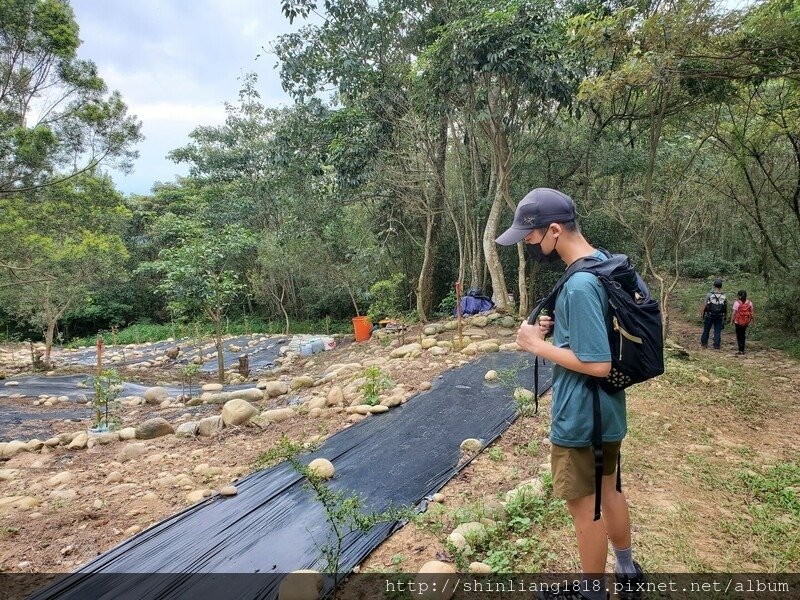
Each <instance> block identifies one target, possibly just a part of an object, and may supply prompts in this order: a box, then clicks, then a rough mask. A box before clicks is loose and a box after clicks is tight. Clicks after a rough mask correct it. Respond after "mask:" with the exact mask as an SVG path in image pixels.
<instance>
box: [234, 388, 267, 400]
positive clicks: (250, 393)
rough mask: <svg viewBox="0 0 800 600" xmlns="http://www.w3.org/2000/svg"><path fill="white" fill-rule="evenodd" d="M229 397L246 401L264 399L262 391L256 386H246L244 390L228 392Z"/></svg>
mask: <svg viewBox="0 0 800 600" xmlns="http://www.w3.org/2000/svg"><path fill="white" fill-rule="evenodd" d="M230 397H231V399H233V398H241V399H242V400H246V401H247V402H258V401H259V400H263V399H264V392H262V391H261V390H260V389H258V388H246V389H244V390H235V391H233V392H231V393H230Z"/></svg>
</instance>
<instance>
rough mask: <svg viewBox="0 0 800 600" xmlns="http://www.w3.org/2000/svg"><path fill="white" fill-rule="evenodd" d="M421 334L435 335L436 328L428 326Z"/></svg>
mask: <svg viewBox="0 0 800 600" xmlns="http://www.w3.org/2000/svg"><path fill="white" fill-rule="evenodd" d="M422 333H424V334H425V335H436V326H435V325H428V326H427V327H425V329H423V330H422Z"/></svg>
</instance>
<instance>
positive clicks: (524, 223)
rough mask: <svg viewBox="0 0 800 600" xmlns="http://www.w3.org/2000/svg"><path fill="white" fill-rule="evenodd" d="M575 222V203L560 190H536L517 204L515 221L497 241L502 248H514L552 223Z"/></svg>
mask: <svg viewBox="0 0 800 600" xmlns="http://www.w3.org/2000/svg"><path fill="white" fill-rule="evenodd" d="M574 220H575V201H574V200H573V199H572V198H570V197H569V196H567V195H566V194H562V193H561V192H559V191H558V190H553V189H550V188H536V189H535V190H531V191H530V192H528V195H527V196H525V197H524V198H523V199H522V200H520V201H519V204H517V210H515V211H514V221H513V223H511V227H509V228H508V229H506V230H505V231H504V232H503V233H502V234H501V235H500V236H499V237H498V238H497V239H496V240H495V241H496V242H497V243H498V244H500V245H501V246H513V245H514V244H516V243H517V242H521V241H522V240H524V239H525V238H526V237H527V236H528V234H529V233H530V232H531V231H533V230H534V229H541V228H542V227H547V226H548V225H550V223H567V222H569V221H574Z"/></svg>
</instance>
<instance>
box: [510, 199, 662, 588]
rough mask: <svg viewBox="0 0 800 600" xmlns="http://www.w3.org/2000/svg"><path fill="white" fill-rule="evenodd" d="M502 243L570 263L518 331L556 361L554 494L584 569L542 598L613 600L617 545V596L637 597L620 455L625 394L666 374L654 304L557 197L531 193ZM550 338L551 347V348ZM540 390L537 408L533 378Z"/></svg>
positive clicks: (639, 579) (628, 269)
mask: <svg viewBox="0 0 800 600" xmlns="http://www.w3.org/2000/svg"><path fill="white" fill-rule="evenodd" d="M496 241H497V243H498V244H500V245H503V246H511V245H514V244H517V243H518V242H522V241H524V242H525V243H526V244H527V249H528V254H529V256H531V257H532V259H533V260H536V261H537V262H554V261H556V260H561V261H563V262H564V263H566V264H567V265H568V267H567V269H566V271H565V273H564V275H563V276H562V277H561V279H560V280H559V282H558V283H557V284H556V286H555V287H554V289H553V291H552V292H551V293H550V294H549V295H548V296H547V297H546V298H545V299H544V300H542V301H541V302H539V303H538V304H537V307H536V309H535V310H534V312H533V313H532V314H531V316H530V317H529V319H528V321H527V322H526V323H523V324H522V325H521V326H520V329H519V332H518V333H517V344H519V346H520V347H521V348H522V349H523V350H527V351H529V352H532V353H533V354H534V355H536V361H537V363H538V361H539V360H548V361H551V362H552V363H553V364H554V367H553V384H552V389H553V394H552V405H551V411H550V412H551V426H550V441H551V455H550V461H551V467H552V473H553V495H554V496H555V497H557V498H562V499H564V500H566V503H567V509H568V510H569V512H570V515H571V516H572V520H573V523H574V525H575V533H576V537H577V541H578V554H579V556H580V564H581V572H582V578H581V581H580V582H579V585H575V586H574V587H573V588H572V589H562V590H559V591H555V592H552V591H551V592H540V594H539V598H548V599H551V600H552V599H559V600H605V599H606V598H608V594H607V592H606V589H607V587H608V586H607V585H606V582H605V569H606V554H607V553H608V542H609V541H611V545H612V548H613V550H614V556H615V559H616V565H615V572H616V585H615V589H619V592H618V598H620V599H621V600H638V599H639V598H641V597H642V594H641V590H640V589H639V586H640V585H642V584H643V583H644V582H645V576H644V573H643V572H642V568H641V566H640V565H639V563H637V562H636V561H634V560H633V557H632V549H631V524H630V515H629V513H628V504H627V501H626V499H625V495H624V494H623V493H622V486H621V479H620V470H619V469H620V461H619V456H620V446H621V443H622V439H623V438H624V437H625V434H626V432H627V423H626V409H625V391H624V389H625V388H626V387H628V386H629V385H631V384H633V383H637V382H639V381H643V380H645V379H649V378H650V377H653V376H655V375H657V374H659V373H663V370H664V368H663V344H662V337H661V316H660V310H659V307H658V303H657V302H655V301H654V300H653V299H652V298H650V295H649V292H648V291H647V287H646V286H645V284H644V282H643V281H642V280H641V278H640V277H639V276H638V275H637V274H636V272H635V270H634V269H633V266H632V265H631V263H630V261H629V260H628V257H626V256H624V255H611V254H610V253H607V252H605V251H603V250H601V249H598V248H595V247H593V246H592V245H591V244H589V242H588V241H587V240H586V238H584V237H583V235H582V234H581V232H580V229H579V228H578V224H577V222H576V209H575V202H574V201H573V200H572V198H570V197H569V196H567V195H565V194H563V193H561V192H559V191H556V190H553V189H550V188H537V189H535V190H533V191H531V192H530V193H529V194H528V195H526V196H525V197H524V198H523V199H522V200H521V201H520V203H519V204H518V205H517V208H516V210H515V212H514V221H513V223H512V225H511V227H509V228H508V229H507V230H506V231H505V232H504V233H503V234H502V235H501V236H500V237H498V238H497V240H496ZM545 309H546V310H547V313H546V314H545ZM537 318H538V320H537ZM550 334H552V336H553V343H552V344H550V343H548V342H546V341H545V338H546V337H547V336H549V335H550ZM535 373H538V371H535ZM534 377H535V380H536V379H537V378H538V377H537V376H536V374H535V376H534ZM534 388H535V394H537V401H538V385H537V383H536V381H535V382H534ZM601 507H602V518H601V515H600V510H601ZM576 583H578V582H576Z"/></svg>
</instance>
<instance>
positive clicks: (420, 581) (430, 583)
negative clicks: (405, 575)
mask: <svg viewBox="0 0 800 600" xmlns="http://www.w3.org/2000/svg"><path fill="white" fill-rule="evenodd" d="M455 572H456V570H455V568H454V567H453V566H452V565H449V564H447V563H443V562H441V561H438V560H431V561H428V562H426V563H425V564H424V565H422V567H421V568H420V570H419V573H418V574H417V576H416V577H415V578H414V583H415V587H416V589H417V590H426V591H425V592H423V593H421V594H419V595H418V598H419V599H420V600H450V598H451V597H452V596H453V594H454V593H455V585H448V582H449V580H450V576H451V575H452V574H454V573H455Z"/></svg>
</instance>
